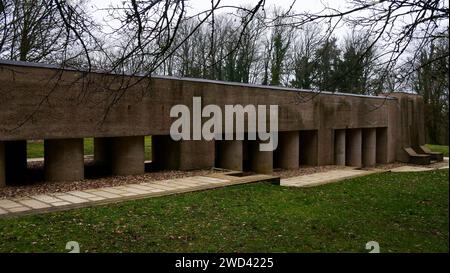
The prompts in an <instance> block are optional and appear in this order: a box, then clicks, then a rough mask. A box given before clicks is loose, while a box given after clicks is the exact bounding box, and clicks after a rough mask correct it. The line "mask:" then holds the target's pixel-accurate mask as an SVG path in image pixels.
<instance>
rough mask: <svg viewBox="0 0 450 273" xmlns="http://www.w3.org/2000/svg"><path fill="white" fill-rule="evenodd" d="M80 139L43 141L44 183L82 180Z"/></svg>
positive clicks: (81, 143)
mask: <svg viewBox="0 0 450 273" xmlns="http://www.w3.org/2000/svg"><path fill="white" fill-rule="evenodd" d="M83 144H84V143H83V139H82V138H70V139H45V140H44V173H45V180H46V181H75V180H81V179H84V149H83Z"/></svg>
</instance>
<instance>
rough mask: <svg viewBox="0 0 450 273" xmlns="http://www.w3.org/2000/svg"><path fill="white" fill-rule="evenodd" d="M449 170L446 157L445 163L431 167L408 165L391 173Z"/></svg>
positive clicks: (434, 164)
mask: <svg viewBox="0 0 450 273" xmlns="http://www.w3.org/2000/svg"><path fill="white" fill-rule="evenodd" d="M443 169H448V157H444V161H442V162H436V163H433V164H431V165H425V166H418V165H407V166H401V167H398V168H394V169H391V172H394V173H398V172H424V171H432V170H443Z"/></svg>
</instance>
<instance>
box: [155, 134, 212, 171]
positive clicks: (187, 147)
mask: <svg viewBox="0 0 450 273" xmlns="http://www.w3.org/2000/svg"><path fill="white" fill-rule="evenodd" d="M214 159H215V142H214V141H213V140H211V141H206V140H180V141H174V140H172V139H171V137H170V136H169V135H160V136H152V165H153V166H154V167H155V168H156V169H168V170H195V169H208V168H212V167H214Z"/></svg>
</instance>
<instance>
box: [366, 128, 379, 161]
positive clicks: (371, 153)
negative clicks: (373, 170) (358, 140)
mask: <svg viewBox="0 0 450 273" xmlns="http://www.w3.org/2000/svg"><path fill="white" fill-rule="evenodd" d="M376 136H377V134H376V129H375V128H365V129H363V136H362V161H363V162H362V164H363V166H365V167H375V164H376V162H377V149H376V146H377V144H376V143H377V137H376Z"/></svg>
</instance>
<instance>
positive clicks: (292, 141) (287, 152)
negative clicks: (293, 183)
mask: <svg viewBox="0 0 450 273" xmlns="http://www.w3.org/2000/svg"><path fill="white" fill-rule="evenodd" d="M299 152H300V150H299V133H298V131H289V132H278V148H277V151H276V153H277V156H276V157H275V158H276V160H277V162H276V165H277V167H280V168H282V169H298V166H299V165H300V163H299V159H300V155H299Z"/></svg>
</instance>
